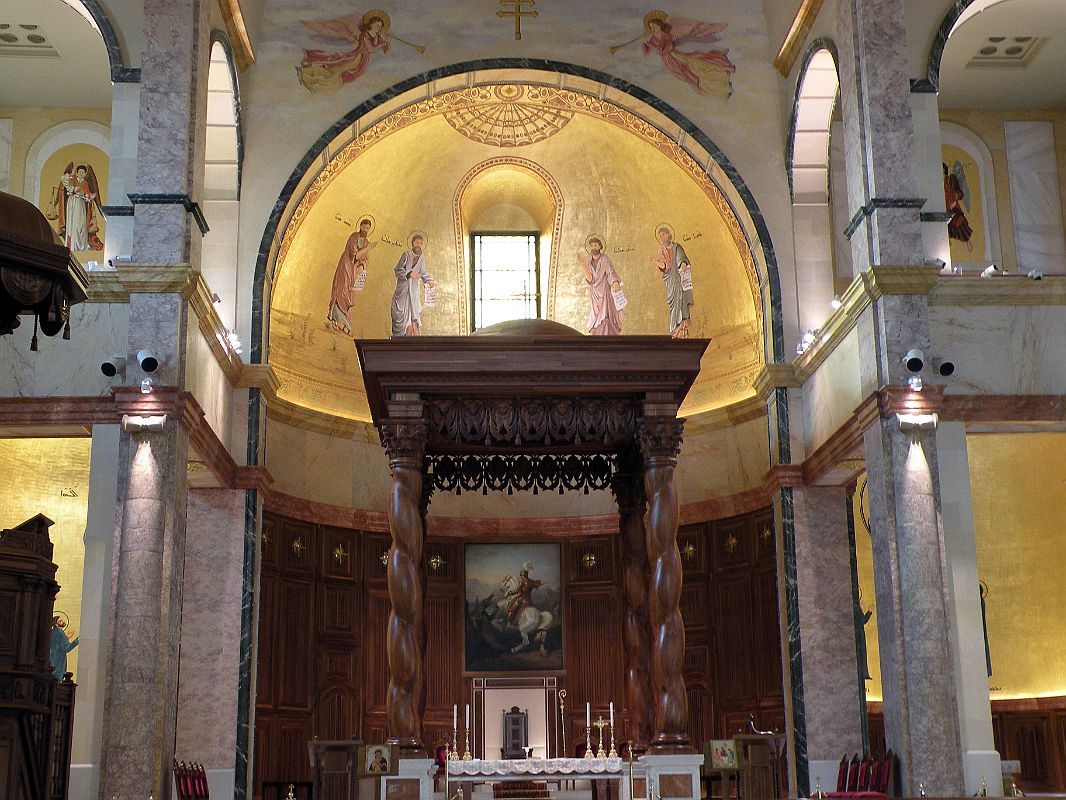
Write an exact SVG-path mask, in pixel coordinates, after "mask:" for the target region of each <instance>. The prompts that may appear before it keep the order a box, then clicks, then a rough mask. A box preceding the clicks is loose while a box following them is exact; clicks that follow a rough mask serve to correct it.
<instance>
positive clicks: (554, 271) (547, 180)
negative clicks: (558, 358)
mask: <svg viewBox="0 0 1066 800" xmlns="http://www.w3.org/2000/svg"><path fill="white" fill-rule="evenodd" d="M508 167H509V168H511V169H517V170H519V171H521V172H524V173H526V174H527V175H529V176H530V177H532V178H533V179H534V180H535V181H536V182H537V183H538V184H540V186H541V188H542V189H544V191H545V192H546V193H547V194H548V195H550V196H551V198H552V203H553V205H554V208H555V214H554V219H553V220H552V248H551V259H550V261H549V264H548V280H549V283H548V303H547V318H548V319H553V318H554V315H555V282H556V280H557V278H558V274H559V270H558V266H559V241H560V238H561V236H562V230H563V205H564V203H563V192H562V189H560V188H559V184H558V182H557V181H556V180H555V178H554V177H552V174H551V173H550V172H548V171H547V170H546V169H544V167H542V166H541V165H540V164H537V163H536V162H535V161H530V160H529V159H526V158H519V157H518V156H497V157H495V158H490V159H487V160H485V161H482V162H481V163H480V164H478V165H476V166H475V167H474V168H473V169H471V170H470V171H469V172H467V173H466V175H464V176H463V179H462V181H461V182H460V183H459V186H458V187H457V188H456V190H455V195H454V196H453V198H452V225H453V227H454V230H455V253H456V256H457V257H456V276H457V278H458V281H457V284H456V285H457V286H458V287H459V330H461V331H467V330H470V319H469V316H468V315H469V310H470V298H469V297H468V296H467V287H468V286H469V272H468V269H469V266H470V265H468V264H467V247H466V241H465V237H464V235H463V195H464V194H466V190H467V189H468V188H469V187H470V186H471V185H472V184H473V183H474V182H475V181H476V180H477V179H478V178H480V177H481V176H483V175H485V174H486V173H488V172H492V171H494V170H497V169H501V168H508Z"/></svg>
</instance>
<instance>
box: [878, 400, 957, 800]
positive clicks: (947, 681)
mask: <svg viewBox="0 0 1066 800" xmlns="http://www.w3.org/2000/svg"><path fill="white" fill-rule="evenodd" d="M863 445H864V450H865V455H866V469H867V476H868V486H869V491H870V512H871V528H872V531H873V533H872V539H873V563H874V590H875V595H876V601H877V616H878V626H877V627H878V630H877V633H878V641H879V642H880V643H881V644H880V647H881V683H882V689H883V695H884V714H885V738H886V740H887V744H888V747H889V748H891V749H892V750H893V752H895V754H896V755H897V757H898V758H899V767H900V782H901V788H902V792H903V796H908V797H910V796H916V795H917V793H918V785H919V783H922V784H924V786H925V790H926V792H927V793H928V794H929V795H931V796H937V797H957V796H960V795H961V793H962V791H963V773H962V762H961V757H960V750H959V730H958V713H957V709H956V698H955V670H954V659H953V657H952V651H951V643H950V641H949V629H948V624H949V611H948V608H947V605H948V592H949V586H948V578H947V569H946V557H947V556H946V553H945V547H944V538H943V529H942V527H941V525H940V508H939V496H938V487H937V485H936V480H935V475H936V437H935V434H934V433H933V432H932V431H930V430H926V429H920V430H911V431H904V430H901V427H900V421H899V420H898V419H897V417H896V414H894V413H892V414H887V415H885V416H882V417H880V418H879V419H878V420H877V422H875V423H874V425H873V426H871V427H870V428H869V429H868V430H867V431H866V433H865V435H864V441H863Z"/></svg>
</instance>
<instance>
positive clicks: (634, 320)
mask: <svg viewBox="0 0 1066 800" xmlns="http://www.w3.org/2000/svg"><path fill="white" fill-rule="evenodd" d="M494 77H495V78H496V82H493V83H488V84H486V85H475V86H467V85H463V86H460V87H457V88H447V89H446V88H443V87H441V88H440V89H439V91H438V92H437V93H436V94H434V95H432V96H430V97H428V98H427V97H425V95H424V94H420V95H418V96H417V98H416V97H410V98H407V102H396V103H395V104H393V103H392V102H390V103H389V104H388V105H389V107H390V108H391V109H392V110H391V112H389V113H386V114H384V116H382V117H380V118H378V119H377V120H376V121H373V122H369V121H368V122H367V123H366V124H364V123H363V122H361V121H360V122H357V123H355V124H353V125H352V126H351V127H349V128H346V138H345V140H344V141H342V142H340V143H339V144H338V145H337V146H336V147H335V148H334V147H330V148H329V152H330V153H331V154H332V155H331V156H330V157H329V158H328V159H327V160H324V161H315V162H313V166H312V167H311V168H310V169H308V170H307V173H306V174H305V175H303V176H301V179H300V181H299V187H298V188H297V189H295V190H294V191H293V193H292V195H291V198H290V202H289V203H288V204H287V207H286V208H285V211H284V216H283V217H282V220H281V223H280V225H279V230H278V233H277V235H276V236H274V237H272V241H273V242H274V245H273V246H272V247H270V248H269V253H270V259H269V262H268V263H270V264H271V265H272V269H271V273H272V275H271V284H270V291H269V295H268V299H269V303H268V314H269V317H268V319H269V342H268V347H269V360H270V363H271V365H272V366H273V367H274V370H275V372H276V373H277V374H278V376H279V378H280V381H281V388H280V389H279V392H278V397H279V401H280V402H279V403H278V404H277V406H275V409H277V408H288V409H290V410H294V411H297V412H299V413H300V414H303V413H305V412H310V413H311V414H326V415H332V416H340V417H344V418H348V419H354V420H366V419H367V418H368V409H367V407H366V399H365V394H364V392H363V389H362V386H361V383H360V381H359V379H358V376H357V374H356V371H355V368H356V363H355V358H354V353H353V352H352V347H351V340H352V339H353V338H383V337H387V336H388V335H389V333H390V330H391V326H390V324H389V321H390V319H389V306H390V302H391V296H392V293H393V290H394V288H395V277H394V274H393V268H394V266H395V264H396V263H397V261H398V259H399V258H400V256H401V254H402V253H403V251H404V250H405V249H406V247H407V243H408V241H409V240H410V236H411V234H412V232H414V231H416V230H417V231H422V232H424V233H425V234H426V241H427V251H426V252H427V259H428V264H427V266H428V271H429V272H430V273H431V274H432V275H433V278H434V280H436V282H437V284H438V302H437V305H436V306H435V307H433V308H432V309H426V311H425V312H424V313H423V315H422V330H423V333H425V334H428V335H433V334H437V335H461V334H464V333H466V332H468V330H469V321H468V318H467V317H468V313H469V312H468V309H469V302H468V298H467V297H466V287H467V283H466V280H465V275H466V267H465V265H464V264H463V261H464V258H465V250H466V243H465V239H464V235H463V230H464V227H465V226H466V225H467V224H468V223H466V222H464V219H463V215H462V208H461V205H462V200H461V198H463V197H464V195H465V192H464V191H463V186H464V182H466V183H467V187H466V188H469V181H470V180H471V178H470V176H471V175H476V174H479V170H480V169H486V168H487V167H486V166H485V165H486V164H487V165H488V166H490V167H491V166H493V165H494V164H495V165H496V166H504V165H510V166H509V168H510V169H511V173H510V174H511V177H512V178H514V179H517V175H519V174H521V173H523V172H524V173H525V174H526V175H528V176H530V177H532V178H533V179H534V181H537V182H540V183H541V184H542V187H547V189H543V190H542V191H541V192H539V193H533V194H531V195H530V197H533V196H535V195H536V194H540V195H541V196H544V197H546V196H547V195H548V194H550V195H551V197H552V202H553V206H554V209H553V210H554V215H555V217H557V218H558V217H559V214H560V212H561V210H562V208H563V203H562V202H560V201H559V198H562V197H565V198H566V199H565V208H566V211H565V220H562V219H559V220H558V221H553V228H554V227H556V226H561V227H559V228H558V232H557V233H556V232H553V237H552V238H553V241H552V243H551V249H552V252H553V255H552V258H551V261H552V262H553V264H552V266H551V267H550V268H549V275H548V282H549V287H548V303H547V313H546V314H545V316H547V317H548V318H549V319H553V320H556V321H559V322H562V323H564V324H566V325H568V326H570V327H572V328H575V329H578V330H584V329H585V326H586V322H587V318H588V287H587V284H586V283H585V281H584V277H583V274H582V272H581V267H580V265H579V264H578V262H577V257H578V256H580V255H581V254H582V253H583V252H584V243H585V240H586V238H587V237H588V236H589V235H590V234H597V235H599V236H600V237H604V238H605V239H606V242H607V248H606V250H607V252H608V254H609V255H610V256H611V258H612V260H613V261H614V262H615V266H616V268H618V269H619V272H620V274H621V277H622V281H623V285H624V286H625V288H626V295H627V298H628V300H629V305H628V306H627V308H626V321H625V323H624V324H623V331H622V332H623V334H659V335H665V334H668V333H669V332H670V324H669V309H668V307H667V304H666V299H665V295H664V290H663V284H662V279H661V276H660V274H659V272H658V270H657V269H656V268H655V266H654V263H653V261H652V259H653V256H654V255H655V252H656V251H657V249H658V247H659V243H658V241H657V240H656V238H655V231H656V230H657V229H658V227H659V226H660V224H662V223H664V222H665V223H668V224H670V225H671V226H672V227H673V228H674V231H675V237H676V239H677V241H678V242H679V243H681V244H682V245H683V246H684V247H685V248H686V250H687V251H688V255H689V258H690V260H691V262H692V264H693V276H694V277H693V282H694V284H695V295H696V303H695V305H694V306H693V309H692V320H691V321H692V335H693V336H699V337H709V338H711V339H712V345H711V347H710V348H709V350H708V352H707V355H706V356H705V363H704V368H703V370H702V371H701V375H700V378H699V379H698V380H697V382H696V384H695V385H694V387H693V389H692V391H691V392H690V394H689V397H688V400H687V401H686V405H685V407H684V408H683V409H682V413H683V414H689V415H691V414H699V413H701V412H704V411H710V410H713V409H717V408H722V407H725V406H728V405H731V404H733V403H736V402H740V401H743V400H750V399H752V398H753V397H754V390H753V388H752V382H753V380H754V378H755V376H756V375H757V373H758V371H759V370H760V369H761V367H762V365H763V364H764V363H765V356H764V352H765V350H764V347H765V344H764V327H763V326H764V308H766V307H767V306H768V305H769V303H770V299H771V298H770V296H769V295H770V292H769V291H768V286H769V281H768V277H767V276H769V275H770V273H769V272H768V270H767V269H766V264H767V262H766V261H765V254H766V249H764V248H762V247H758V246H757V244H756V243H757V242H758V241H759V240H758V238H757V237H758V230H757V228H753V227H752V222H753V221H752V219H751V218H750V217H749V216H747V215H744V214H739V213H738V211H737V208H738V203H739V202H740V201H742V198H741V197H740V195H739V193H738V189H737V187H736V186H735V185H734V184H733V183H732V182H730V181H728V180H726V178H725V175H724V173H723V171H722V170H721V168H720V167H718V166H717V164H716V162H714V161H713V160H711V157H710V155H709V154H706V152H705V154H704V155H703V156H702V158H703V162H702V163H701V162H700V161H698V160H697V159H696V158H694V156H693V154H692V153H691V152H690V151H689V149H686V147H682V146H681V145H680V144H679V142H678V134H674V135H668V134H667V133H665V132H664V131H662V130H661V129H659V128H658V127H656V126H654V125H652V124H650V123H649V121H648V120H647V119H645V118H643V117H641V116H638V115H636V114H634V113H633V112H631V111H629V110H627V109H626V108H624V107H622V106H621V105H617V104H616V103H615V102H614V98H613V97H612V99H611V100H607V99H604V98H602V97H598V96H596V95H594V94H590V93H588V89H589V87H588V86H587V85H586V86H585V87H584V90H583V91H578V90H577V89H560V88H558V87H557V86H546V85H544V84H541V83H535V82H531V81H530V80H529V79H530V78H531V77H536V75H535V74H534V75H530V74H529V73H528V72H527V71H523V70H516V71H515V74H511V75H507V76H499V75H496V76H494ZM504 78H507V80H504ZM556 83H557V81H556ZM586 84H587V82H586ZM501 107H505V108H506V110H507V113H502V111H501ZM501 119H508V120H517V121H518V122H517V123H515V124H510V123H509V124H503V123H501V122H500V120H501ZM680 138H684V137H683V136H682V137H680ZM685 141H686V144H687V145H688V146H689V147H692V146H694V145H693V142H691V141H689V140H687V139H686V140H685ZM519 148H520V150H519ZM516 150H519V152H521V154H522V155H521V157H518V156H515V157H512V156H511V155H510V153H512V152H515V151H516ZM516 164H517V165H520V166H521V167H522V168H521V169H518V170H517V171H516V170H515V165H516ZM500 174H502V175H506V174H507V173H506V172H504V173H500ZM491 175H492V173H491V172H490V173H489V176H488V177H486V178H485V180H486V181H488V182H487V183H485V184H484V185H483V186H484V187H485V192H484V193H483V199H482V200H481V201H479V202H483V203H486V204H487V205H486V208H487V207H491V206H492V205H493V204H494V203H496V202H497V200H493V199H492V197H491V194H492V193H491V192H489V191H488V188H491V187H492V186H493V180H492V178H491ZM521 181H522V185H529V183H528V181H527V180H526V179H525V178H522V179H521ZM478 183H480V181H479V182H478ZM501 185H506V181H503V182H502V184H501ZM553 186H554V187H555V188H552V187H553ZM497 188H498V187H497ZM479 191H480V190H475V194H478V192H479ZM471 197H472V198H473V196H471ZM449 202H450V203H451V204H452V214H451V215H449V214H448V213H447V209H448V204H449ZM739 207H742V208H743V207H745V206H739ZM517 210H519V207H516V208H515V209H512V211H517ZM442 212H443V213H442ZM524 213H526V214H529V215H530V216H531V217H534V216H535V215H537V214H541V215H543V213H542V210H538V208H537V207H535V206H532V205H531V206H529V207H527V208H526V209H525V210H524ZM363 219H370V220H372V222H373V230H372V233H371V236H370V239H371V241H372V242H373V243H374V245H375V249H374V250H372V251H371V255H370V261H369V266H368V269H367V271H366V279H365V282H363V283H359V282H358V281H356V282H354V283H353V286H356V287H357V288H356V289H355V290H353V291H351V292H350V298H346V299H345V303H346V304H347V303H348V302H349V300H350V306H349V307H348V314H346V315H345V319H346V320H348V321H350V323H351V324H350V326H345V325H341V326H337V325H336V324H333V325H331V324H330V321H329V320H328V316H329V315H330V313H331V309H332V306H333V301H334V296H333V295H332V294H331V292H333V291H336V286H342V287H343V286H345V285H346V282H347V280H348V278H347V277H346V276H345V275H344V274H343V273H342V267H341V261H342V258H341V255H342V253H343V252H344V251H345V247H346V246H347V244H348V243H350V242H351V241H352V239H351V237H352V235H353V234H354V233H355V232H356V231H357V230H358V228H359V224H360V222H361V221H362V220H363ZM338 276H340V279H339V280H340V283H336V284H335V283H334V280H335V279H337V278H338ZM341 291H345V290H344V289H343V288H342V289H341ZM772 314H773V316H774V320H773V322H772V325H773V326H777V325H778V324H779V316H778V312H776V311H772ZM334 323H336V320H334ZM345 327H348V328H349V330H345ZM774 335H775V336H776V333H775V334H774ZM253 357H254V354H253ZM272 413H273V412H272Z"/></svg>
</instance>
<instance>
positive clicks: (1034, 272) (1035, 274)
mask: <svg viewBox="0 0 1066 800" xmlns="http://www.w3.org/2000/svg"><path fill="white" fill-rule="evenodd" d="M1025 277H1027V278H1032V279H1033V280H1034V281H1039V280H1043V278H1044V273H1043V272H1041V271H1040V270H1038V269H1031V270H1029V272H1027V273H1026V275H1025Z"/></svg>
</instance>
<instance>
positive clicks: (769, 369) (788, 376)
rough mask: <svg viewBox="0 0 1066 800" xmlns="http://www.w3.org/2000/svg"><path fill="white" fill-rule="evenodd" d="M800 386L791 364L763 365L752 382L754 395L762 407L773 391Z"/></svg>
mask: <svg viewBox="0 0 1066 800" xmlns="http://www.w3.org/2000/svg"><path fill="white" fill-rule="evenodd" d="M801 385H802V384H801V383H800V380H799V378H798V377H796V369H795V367H794V366H793V365H792V364H765V365H764V366H763V368H762V369H761V370H759V374H758V375H756V376H755V380H754V381H753V382H752V386H753V387H754V389H755V394H756V395H757V396H758V398H759V400H760V402H762V403H763V404H764V405H765V403H766V401H767V400H769V399H770V397H771V396H772V395H773V393H774V389H795V388H798V387H799V386H801ZM764 411H765V408H764Z"/></svg>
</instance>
